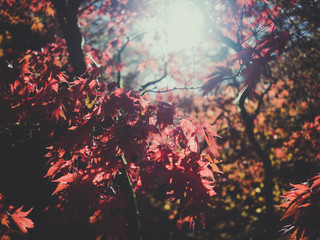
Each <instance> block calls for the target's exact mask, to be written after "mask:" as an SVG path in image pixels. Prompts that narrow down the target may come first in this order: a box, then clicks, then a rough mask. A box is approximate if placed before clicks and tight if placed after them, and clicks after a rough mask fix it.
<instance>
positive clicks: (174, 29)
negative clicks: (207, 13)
mask: <svg viewBox="0 0 320 240" xmlns="http://www.w3.org/2000/svg"><path fill="white" fill-rule="evenodd" d="M202 22H203V16H202V13H201V12H200V11H199V9H197V8H196V6H194V5H193V4H192V2H191V1H187V0H184V1H182V0H181V1H177V3H175V4H173V5H172V6H170V7H168V13H167V19H166V27H165V31H166V34H167V45H166V50H167V51H168V52H170V51H179V50H182V49H184V48H186V47H190V46H192V45H195V44H196V43H197V42H198V41H199V39H200V35H201V25H202Z"/></svg>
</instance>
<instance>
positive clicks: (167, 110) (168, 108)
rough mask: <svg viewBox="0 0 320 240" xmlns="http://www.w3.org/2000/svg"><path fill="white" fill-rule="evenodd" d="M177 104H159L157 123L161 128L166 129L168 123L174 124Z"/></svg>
mask: <svg viewBox="0 0 320 240" xmlns="http://www.w3.org/2000/svg"><path fill="white" fill-rule="evenodd" d="M175 105H176V104H175V103H172V104H169V103H165V102H160V103H159V104H158V111H157V125H159V126H160V129H165V128H166V127H167V126H168V125H171V124H173V116H174V114H175Z"/></svg>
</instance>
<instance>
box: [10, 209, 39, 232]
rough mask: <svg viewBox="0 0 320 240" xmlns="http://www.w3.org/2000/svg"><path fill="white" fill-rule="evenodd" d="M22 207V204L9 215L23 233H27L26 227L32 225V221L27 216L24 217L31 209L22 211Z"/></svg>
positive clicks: (31, 226)
mask: <svg viewBox="0 0 320 240" xmlns="http://www.w3.org/2000/svg"><path fill="white" fill-rule="evenodd" d="M22 208H23V206H22V207H20V208H18V209H17V210H16V211H15V212H14V213H13V214H12V215H11V218H12V220H13V221H14V222H15V224H16V225H17V226H18V227H19V229H20V230H21V231H22V232H23V233H28V230H27V228H33V227H34V223H33V222H32V221H31V220H30V219H29V218H26V216H27V215H28V214H29V213H30V212H31V211H32V208H31V209H30V210H29V211H27V212H22V211H21V210H22Z"/></svg>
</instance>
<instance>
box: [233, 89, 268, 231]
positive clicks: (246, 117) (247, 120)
mask: <svg viewBox="0 0 320 240" xmlns="http://www.w3.org/2000/svg"><path fill="white" fill-rule="evenodd" d="M248 94H249V90H248V88H246V89H245V90H244V92H243V93H242V95H241V97H240V100H239V107H240V109H241V115H242V119H243V121H244V125H245V129H246V132H247V135H248V138H249V141H250V142H251V144H252V146H253V148H254V150H255V152H256V153H257V154H258V156H259V157H260V158H261V160H262V162H263V167H264V172H265V178H264V192H265V202H266V208H267V235H268V234H271V232H272V229H273V227H274V204H273V169H272V164H271V160H270V158H269V156H268V154H266V152H265V151H264V150H263V149H262V147H261V145H260V144H259V143H258V141H257V139H256V138H255V136H254V117H253V116H252V115H250V114H249V113H248V112H247V110H246V108H245V106H244V102H245V100H246V98H247V97H248Z"/></svg>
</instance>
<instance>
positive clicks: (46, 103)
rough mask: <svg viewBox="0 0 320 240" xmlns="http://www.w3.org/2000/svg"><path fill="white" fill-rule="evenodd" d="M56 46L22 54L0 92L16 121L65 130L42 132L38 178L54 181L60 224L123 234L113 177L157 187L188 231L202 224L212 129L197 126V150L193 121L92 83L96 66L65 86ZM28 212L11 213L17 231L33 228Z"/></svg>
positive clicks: (120, 196)
mask: <svg viewBox="0 0 320 240" xmlns="http://www.w3.org/2000/svg"><path fill="white" fill-rule="evenodd" d="M57 41H60V40H59V39H58V40H57ZM58 46H61V45H58V44H49V45H48V46H47V47H46V48H44V49H43V50H42V51H41V52H40V51H28V52H27V54H26V55H25V56H24V57H23V58H22V59H21V60H20V63H21V74H20V75H19V76H18V77H17V78H16V80H14V81H13V83H11V84H10V85H9V86H10V88H9V89H7V91H2V93H3V94H4V96H3V98H4V99H5V100H7V102H6V103H8V104H9V103H10V104H11V108H12V111H13V114H16V116H15V117H16V118H17V119H18V120H19V123H20V124H23V123H27V122H40V123H41V122H42V123H43V122H52V120H53V122H55V123H56V125H60V126H64V127H66V129H65V130H63V131H60V132H54V131H53V130H54V129H53V128H52V129H51V130H49V131H48V136H47V137H49V138H51V139H55V140H52V141H53V144H52V146H49V147H48V150H49V152H48V153H47V154H46V157H47V158H48V164H49V169H48V171H47V174H46V175H45V177H47V178H49V179H50V181H52V182H54V183H57V186H56V189H55V191H54V192H53V195H58V196H60V197H59V199H60V201H61V202H60V203H59V204H58V205H57V208H58V209H60V210H61V211H62V212H63V213H64V216H65V217H64V219H65V221H69V220H72V219H73V218H74V217H75V216H76V215H78V214H83V216H87V217H88V221H89V222H90V223H92V224H93V225H94V226H96V228H97V234H100V235H104V236H106V237H107V238H112V237H113V236H121V235H123V234H124V232H125V231H124V230H123V228H124V227H125V226H126V219H124V217H123V211H124V210H125V209H126V207H127V206H128V202H127V201H128V200H127V199H126V197H125V195H126V193H125V192H124V190H123V186H122V185H121V180H120V179H121V177H122V176H123V175H125V174H127V175H128V178H129V180H130V182H131V184H132V187H133V189H134V190H135V191H140V192H141V193H146V192H152V191H153V190H154V189H158V187H159V185H160V184H161V185H162V188H163V186H164V188H163V189H164V195H165V196H166V197H167V198H168V199H170V200H171V201H174V202H176V203H178V205H179V214H180V216H179V217H181V218H185V217H189V218H188V220H189V221H190V222H192V223H193V226H194V222H195V220H197V221H200V222H202V223H203V224H204V218H205V213H206V211H209V210H210V207H209V206H210V205H212V204H213V203H212V198H211V197H212V196H213V195H215V191H214V189H213V188H214V172H217V173H219V172H220V171H219V169H218V167H217V165H216V163H218V161H217V160H216V159H215V158H216V157H218V156H219V153H218V151H217V145H216V141H215V138H216V137H219V136H218V135H217V134H216V133H215V131H214V130H213V129H212V127H210V126H207V127H205V128H204V129H203V131H204V133H205V135H206V141H207V144H208V145H209V146H210V148H209V150H210V151H209V152H208V153H205V152H201V151H200V147H199V141H198V137H197V134H196V129H197V128H196V124H195V123H194V122H193V121H192V120H191V119H188V118H187V117H185V116H184V115H183V114H182V115H181V114H180V115H179V109H178V108H177V107H176V104H174V103H173V104H169V103H164V102H159V103H158V104H156V105H152V104H150V103H149V102H147V101H146V100H144V99H143V98H142V97H140V96H139V95H138V93H137V92H134V91H126V90H125V89H124V88H117V87H116V84H115V83H112V82H111V83H107V82H102V81H99V80H97V79H96V78H94V77H95V76H97V74H96V71H99V69H98V68H92V69H90V70H88V72H87V77H79V78H77V79H76V80H74V81H68V77H67V75H65V74H64V73H63V72H62V71H61V67H63V63H64V59H63V57H62V58H61V56H64V53H65V52H64V51H65V49H64V48H63V47H58ZM92 76H93V77H92ZM178 115H179V118H178V119H177V117H178ZM76 213H77V214H76ZM27 214H28V212H27V213H23V212H21V209H18V210H17V212H16V215H12V216H13V217H12V218H13V219H15V216H17V218H18V216H19V217H20V219H22V220H21V221H20V220H19V221H18V220H17V221H16V224H17V225H18V226H19V228H20V229H21V230H22V231H23V232H26V228H25V227H32V226H31V222H30V221H28V220H27V219H23V218H24V217H25V216H26V215H27Z"/></svg>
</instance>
